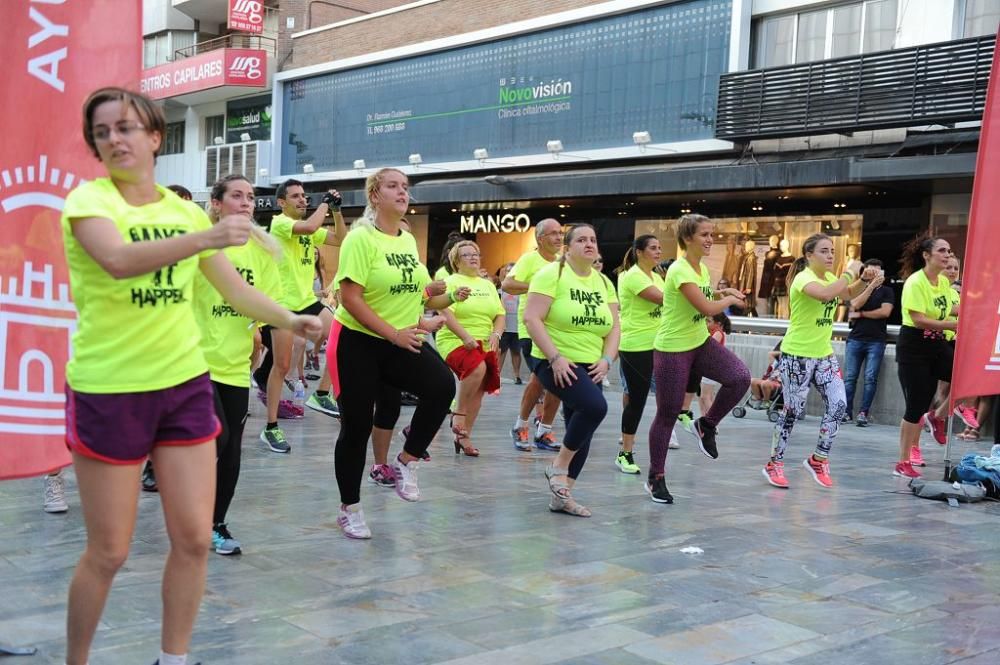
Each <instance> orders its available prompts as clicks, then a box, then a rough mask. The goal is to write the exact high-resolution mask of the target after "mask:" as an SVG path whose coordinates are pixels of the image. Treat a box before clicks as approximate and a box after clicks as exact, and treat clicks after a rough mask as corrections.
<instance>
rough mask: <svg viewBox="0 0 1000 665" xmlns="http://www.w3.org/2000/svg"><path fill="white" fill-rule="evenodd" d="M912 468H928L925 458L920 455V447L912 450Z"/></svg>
mask: <svg viewBox="0 0 1000 665" xmlns="http://www.w3.org/2000/svg"><path fill="white" fill-rule="evenodd" d="M910 466H927V463H926V462H924V456H923V455H922V454H921V453H920V446H913V447H912V448H910Z"/></svg>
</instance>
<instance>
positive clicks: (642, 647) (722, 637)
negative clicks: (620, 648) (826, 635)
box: [625, 614, 819, 665]
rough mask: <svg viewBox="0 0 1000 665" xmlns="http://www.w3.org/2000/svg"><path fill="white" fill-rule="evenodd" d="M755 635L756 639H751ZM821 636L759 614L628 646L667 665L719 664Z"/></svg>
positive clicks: (632, 650)
mask: <svg viewBox="0 0 1000 665" xmlns="http://www.w3.org/2000/svg"><path fill="white" fill-rule="evenodd" d="M750 635H752V636H753V639H748V636H750ZM816 637H819V635H818V634H817V633H814V632H813V631H811V630H806V629H804V628H799V627H798V626H793V625H792V624H789V623H785V622H783V621H777V620H775V619H771V618H768V617H765V616H761V615H759V614H749V615H747V616H743V617H739V618H736V619H730V620H728V621H720V622H718V623H714V624H708V625H702V626H699V627H697V628H693V629H691V630H687V631H684V632H681V633H673V634H671V635H667V636H665V637H660V638H657V639H653V640H648V641H645V642H640V643H638V644H633V645H631V646H628V647H625V650H626V651H628V652H629V653H632V654H635V655H638V656H642V657H643V658H648V659H649V660H652V661H654V662H657V663H663V664H664V665H688V664H690V663H698V664H699V665H720V664H721V663H727V662H729V661H731V660H736V659H737V658H742V657H744V656H749V655H752V654H755V653H760V652H762V651H766V650H768V647H770V648H772V649H773V648H777V647H780V646H784V645H788V644H794V643H796V642H801V641H803V640H809V639H813V638H816Z"/></svg>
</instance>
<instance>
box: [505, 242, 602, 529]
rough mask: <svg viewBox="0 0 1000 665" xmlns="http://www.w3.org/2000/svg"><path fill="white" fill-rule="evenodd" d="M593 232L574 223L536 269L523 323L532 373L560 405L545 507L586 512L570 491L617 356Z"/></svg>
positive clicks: (581, 514)
mask: <svg viewBox="0 0 1000 665" xmlns="http://www.w3.org/2000/svg"><path fill="white" fill-rule="evenodd" d="M596 258H597V236H596V234H595V233H594V227H592V226H590V225H589V224H577V225H574V226H571V227H570V228H569V230H568V231H566V235H565V236H564V238H563V254H562V256H561V257H560V259H559V260H558V261H556V262H553V263H550V264H549V265H547V266H545V267H544V268H542V269H541V270H539V271H538V272H536V273H535V275H534V276H533V277H532V278H531V283H530V284H529V286H528V302H527V305H526V306H525V310H524V325H525V327H526V328H527V329H528V333H529V334H530V335H531V341H532V342H533V346H532V350H531V354H532V356H533V357H534V358H537V359H538V360H539V362H538V363H537V364H536V365H535V367H534V369H533V371H534V373H535V376H537V377H538V379H539V381H541V383H542V385H543V386H544V387H545V389H546V390H548V391H550V392H552V393H553V394H555V395H556V396H558V397H559V399H561V400H562V403H563V414H564V416H565V418H566V437H565V438H564V439H563V445H562V448H561V449H560V450H559V453H558V454H557V455H556V458H555V460H554V461H553V462H552V465H551V466H549V467H548V468H547V469H546V470H545V476H546V477H547V478H548V480H549V490H551V492H552V499H551V501H550V502H549V510H551V511H553V512H565V513H569V514H571V515H577V516H579V517H590V514H591V513H590V510H588V509H587V508H585V507H584V506H582V505H580V504H579V503H577V502H576V501H575V500H574V499H573V496H572V494H571V490H572V488H573V485H574V484H575V483H576V479H577V478H578V477H579V475H580V471H582V470H583V465H584V463H585V462H586V461H587V454H588V452H589V450H590V440H591V438H592V437H593V435H594V432H595V431H596V430H597V428H598V426H600V424H601V421H603V420H604V416H605V415H607V412H608V402H607V400H606V399H604V395H603V394H602V393H601V382H602V381H603V380H604V377H605V376H607V374H608V370H610V369H611V365H612V363H613V362H614V359H615V356H616V355H617V354H618V338H619V334H620V328H619V324H618V296H617V294H616V293H615V289H614V287H613V286H612V285H611V282H610V281H609V280H608V278H607V277H605V276H604V275H602V274H601V273H599V272H597V271H596V270H594V259H596Z"/></svg>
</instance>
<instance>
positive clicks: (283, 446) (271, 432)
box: [260, 427, 292, 453]
mask: <svg viewBox="0 0 1000 665" xmlns="http://www.w3.org/2000/svg"><path fill="white" fill-rule="evenodd" d="M260 440H261V441H263V442H264V443H265V444H267V447H268V448H270V449H271V452H275V453H290V452H292V447H291V446H290V445H288V440H287V439H285V433H284V432H282V431H281V428H280V427H275V428H274V429H267V428H264V431H263V432H261V433H260Z"/></svg>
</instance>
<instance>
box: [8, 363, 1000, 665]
mask: <svg viewBox="0 0 1000 665" xmlns="http://www.w3.org/2000/svg"><path fill="white" fill-rule="evenodd" d="M519 397H520V387H517V386H514V385H510V384H507V383H505V385H504V387H503V391H502V394H501V395H500V396H497V397H491V398H488V399H487V401H486V402H485V404H484V413H483V417H482V419H481V421H480V423H479V425H478V427H477V428H476V430H477V431H476V432H475V437H474V440H475V443H476V445H478V446H479V448H480V449H481V450H482V453H483V454H482V457H480V458H478V459H472V458H468V457H458V456H456V455H454V453H453V451H452V449H451V444H450V442H449V441H448V439H447V438H446V437H445V436H444V434H440V435H439V436H438V438H437V439H436V440H435V442H434V444H433V445H432V447H431V451H430V452H431V454H432V456H433V459H432V461H431V462H430V463H428V464H423V465H421V467H420V473H419V478H420V488H421V492H422V495H423V499H422V500H421V501H420V502H419V503H416V504H410V503H405V502H403V501H401V500H400V499H399V498H397V497H396V495H395V493H394V492H393V491H392V490H391V489H390V490H386V489H381V488H377V487H375V486H374V485H371V484H368V483H365V484H364V486H363V489H362V502H363V506H364V509H365V512H366V514H367V518H368V524H369V526H370V527H371V529H372V531H373V533H374V537H373V538H372V540H370V541H351V540H348V539H346V538H345V537H344V536H343V535H342V534H341V532H340V531H339V529H338V528H337V526H336V517H337V507H338V502H339V499H338V494H337V487H336V483H335V481H334V477H333V441H334V439H335V437H336V434H337V431H338V424H337V421H335V420H332V419H329V418H327V417H325V416H322V415H320V414H316V413H313V412H308V413H307V415H306V417H305V418H304V419H303V420H301V421H297V422H293V423H291V424H288V423H287V422H286V424H285V430H286V432H287V434H288V437H289V440H290V441H291V442H292V445H293V451H292V453H291V454H290V455H277V454H274V453H271V452H267V451H266V450H265V449H264V448H263V447H262V446H261V444H260V442H259V441H258V440H257V438H256V436H257V434H258V432H259V429H260V427H261V424H262V415H263V409H262V407H261V406H260V405H259V404H256V403H255V404H254V405H253V406H252V414H251V418H250V421H249V423H248V426H247V435H246V436H245V443H244V463H243V474H242V478H241V481H240V486H239V488H238V490H237V495H236V499H235V502H234V504H233V508H232V510H231V513H230V529H231V531H232V532H233V535H234V536H235V537H236V538H238V539H239V540H240V541H242V543H243V549H244V553H243V554H242V555H241V556H235V557H222V556H218V555H216V554H211V555H210V557H211V558H210V561H209V574H208V586H207V590H206V593H205V598H204V602H203V603H202V609H201V614H200V616H199V620H198V623H197V626H196V629H195V636H194V643H193V645H192V649H191V653H192V657H191V659H190V662H192V663H193V662H195V661H197V660H200V661H202V662H203V663H204V664H205V665H218V664H223V663H232V664H234V665H236V664H242V665H248V664H253V665H257V664H268V665H274V664H276V663H277V664H280V663H285V662H294V663H295V664H296V665H312V664H314V663H315V664H328V663H329V664H333V663H345V664H347V663H359V664H360V663H377V664H393V663H401V664H406V665H423V664H428V665H429V664H431V663H449V664H453V665H457V664H463V665H464V664H469V665H491V664H497V665H501V664H502V665H529V664H542V663H566V664H569V663H572V664H574V665H653V664H655V663H671V664H675V665H716V664H722V663H726V664H729V665H750V664H756V665H772V664H777V663H793V664H794V665H876V664H878V665H937V664H944V663H962V664H963V665H997V664H998V663H1000V602H998V600H1000V547H998V545H1000V504H997V503H980V504H976V505H963V506H960V507H957V508H952V507H949V506H948V505H947V504H945V503H939V502H932V501H926V500H922V499H917V498H914V497H913V496H911V495H909V494H908V493H907V491H906V488H905V485H904V483H903V481H902V480H900V479H896V478H893V477H892V476H891V475H890V472H891V469H892V464H893V461H894V459H895V454H896V442H897V432H898V429H897V428H896V427H895V426H893V425H875V426H872V427H870V428H868V429H859V428H856V427H854V426H853V425H851V426H846V427H845V428H843V429H842V431H841V435H840V438H839V439H838V441H837V444H836V447H835V448H834V450H833V457H832V474H833V477H834V480H835V482H836V487H835V488H834V489H832V490H824V489H823V488H821V487H819V486H818V485H817V484H816V483H814V482H813V480H812V479H811V477H810V476H809V474H808V473H807V472H806V470H805V469H803V468H802V467H801V465H800V462H801V460H802V459H803V458H804V457H805V456H806V455H807V454H808V453H809V452H810V451H811V449H812V445H813V443H814V441H815V435H816V431H817V428H818V426H819V425H818V419H817V418H815V417H810V418H808V419H806V420H805V421H803V422H800V423H799V424H798V425H797V427H796V430H795V433H794V434H793V440H792V443H791V445H790V450H789V455H788V468H789V472H788V477H789V481H790V482H791V484H792V487H791V489H790V490H787V491H783V490H779V489H775V488H771V487H770V486H769V485H767V484H766V482H765V480H764V478H763V477H762V475H761V471H760V468H761V465H762V463H763V462H764V461H765V460H766V457H767V454H768V448H769V444H770V432H771V425H770V423H768V422H767V421H766V420H765V418H764V417H763V414H762V413H760V412H751V414H750V415H749V416H748V417H747V418H745V419H743V420H737V419H734V418H729V419H727V420H726V421H724V423H723V425H722V427H721V430H720V435H719V442H720V446H719V447H720V451H721V457H720V459H719V460H718V461H714V462H713V461H712V460H709V459H708V458H706V457H705V456H703V455H702V454H701V453H700V452H699V451H698V450H697V447H696V446H695V445H694V444H693V443H692V442H691V441H690V440H686V439H685V438H683V437H682V438H681V445H682V447H681V449H679V450H672V451H670V455H669V457H668V462H667V464H668V470H667V484H668V486H669V488H670V491H671V492H672V493H673V494H674V496H675V498H676V503H674V504H673V505H660V504H655V503H653V502H651V501H650V500H649V498H648V497H647V495H646V493H645V492H644V491H643V488H642V479H643V476H626V475H623V474H621V473H619V472H618V471H617V469H616V468H615V467H614V466H613V459H614V455H615V452H616V449H617V447H616V440H617V438H618V425H619V417H620V413H621V407H620V404H619V402H620V395H619V394H618V393H617V392H610V393H609V400H610V401H611V403H612V404H611V408H610V411H609V414H608V418H607V419H606V420H605V422H604V424H603V426H602V427H601V429H600V431H599V434H598V436H597V437H595V441H594V446H593V450H592V453H591V456H590V460H589V461H588V464H587V467H586V469H585V470H584V473H583V475H582V476H581V479H580V482H579V484H578V486H577V491H576V496H577V497H578V499H579V500H580V501H581V502H582V503H585V504H586V505H587V506H589V507H590V508H591V509H592V510H593V512H594V516H593V517H592V518H591V519H582V518H577V517H570V516H567V515H561V514H553V513H550V512H549V511H548V510H547V504H548V499H549V491H548V488H547V486H546V483H545V479H544V478H543V475H542V470H543V469H544V467H545V466H546V464H548V461H549V459H550V458H551V455H552V454H551V453H545V452H541V451H533V452H530V453H522V452H517V451H516V450H515V449H514V448H513V446H512V445H511V442H510V438H509V434H508V430H509V427H510V425H511V421H512V418H513V416H514V411H515V409H516V405H517V403H518V400H519ZM410 412H411V410H410V409H404V414H403V418H404V419H408V417H409V413H410ZM651 418H652V408H650V409H648V412H647V415H646V417H645V418H644V421H643V424H642V430H641V433H642V434H644V433H645V430H646V428H647V427H648V424H649V421H650V420H651ZM560 432H561V427H560V428H557V433H560ZM640 440H645V439H644V437H641V438H640ZM394 448H398V443H397V444H395V446H394ZM981 448H982V449H984V447H983V446H981ZM638 450H639V455H638V460H639V463H640V464H641V465H643V466H644V472H645V462H646V461H647V460H648V452H647V451H646V450H644V447H643V446H639V448H638ZM962 450H964V448H963V449H961V450H960V451H959V452H961V451H962ZM942 453H943V449H941V448H939V447H938V446H937V445H936V444H933V443H931V442H930V439H929V437H927V436H926V435H925V443H924V454H925V457H927V459H928V463H929V467H928V475H930V476H934V477H935V478H937V477H938V476H940V474H941V469H942V464H941V460H942V456H943V455H942ZM956 457H957V455H956ZM68 490H69V491H68V499H69V503H70V510H69V512H68V513H67V514H65V515H48V514H45V513H43V512H42V509H41V504H42V485H41V481H40V480H30V481H14V482H7V483H0V533H2V534H3V535H2V537H0V642H7V643H14V644H21V645H24V644H33V645H35V646H37V647H38V649H39V651H38V654H37V655H35V656H31V657H17V658H7V659H0V660H3V662H4V664H5V665H6V664H7V663H10V664H11V665H40V664H42V663H60V664H61V663H62V662H63V660H62V654H63V634H64V622H65V606H66V589H67V585H68V582H69V578H70V575H71V573H72V570H73V566H74V565H75V564H76V561H77V558H78V557H79V555H80V552H81V550H82V548H83V542H84V529H83V526H82V524H81V520H80V508H79V502H78V498H77V496H76V493H75V483H74V481H73V478H72V474H71V473H70V474H69V484H68ZM140 503H141V505H140V511H139V513H140V515H139V524H138V527H137V529H136V536H135V542H134V543H133V546H132V552H131V556H130V558H129V560H128V561H127V563H126V564H125V567H124V569H123V570H122V571H121V572H120V574H119V575H118V578H117V580H116V582H115V586H114V589H113V591H112V593H111V596H110V598H109V600H108V604H107V609H106V610H105V613H104V617H103V619H102V622H101V624H100V628H99V631H98V634H97V638H96V641H95V643H94V650H93V653H92V656H91V665H105V664H116V665H117V664H126V665H149V663H152V662H153V660H154V659H155V658H156V655H157V653H158V651H159V634H158V630H159V629H158V622H159V615H160V603H159V584H160V573H161V569H162V566H163V556H164V551H165V549H166V547H167V539H166V534H165V531H164V527H163V523H162V517H161V514H160V510H159V502H158V499H157V495H155V494H144V495H143V496H142V497H141V499H140ZM689 547H690V548H700V549H701V550H703V553H701V554H690V553H685V552H683V551H682V550H683V549H684V548H689Z"/></svg>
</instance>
